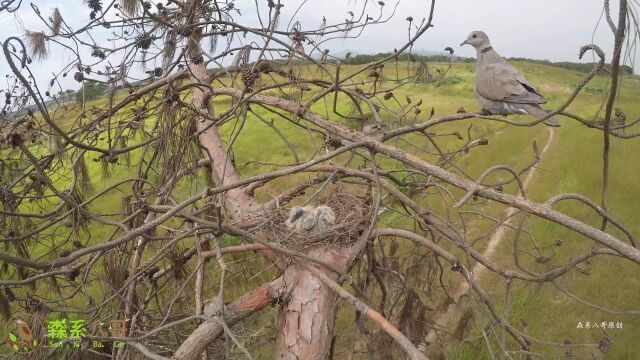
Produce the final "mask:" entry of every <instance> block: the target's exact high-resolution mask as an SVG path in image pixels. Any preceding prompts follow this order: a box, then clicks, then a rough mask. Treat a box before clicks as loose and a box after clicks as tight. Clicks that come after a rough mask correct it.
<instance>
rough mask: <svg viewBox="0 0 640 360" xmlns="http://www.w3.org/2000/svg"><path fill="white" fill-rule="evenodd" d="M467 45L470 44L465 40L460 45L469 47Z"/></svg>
mask: <svg viewBox="0 0 640 360" xmlns="http://www.w3.org/2000/svg"><path fill="white" fill-rule="evenodd" d="M467 44H469V43H468V42H467V40H465V41H463V42H461V43H460V46H463V45H467Z"/></svg>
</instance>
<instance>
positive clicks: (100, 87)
mask: <svg viewBox="0 0 640 360" xmlns="http://www.w3.org/2000/svg"><path fill="white" fill-rule="evenodd" d="M106 90H107V85H106V84H104V83H101V82H98V81H95V80H86V81H85V82H84V83H83V84H82V87H81V88H80V90H78V92H77V93H76V102H82V100H83V96H84V100H85V101H89V100H94V99H97V98H98V97H100V96H101V95H102V94H104V92H105V91H106Z"/></svg>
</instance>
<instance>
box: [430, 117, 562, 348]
mask: <svg viewBox="0 0 640 360" xmlns="http://www.w3.org/2000/svg"><path fill="white" fill-rule="evenodd" d="M547 129H548V131H549V138H548V139H547V142H546V143H545V144H544V147H543V148H542V150H541V151H540V159H542V158H543V157H544V154H545V153H546V152H547V150H548V149H549V147H550V146H551V143H552V142H553V138H554V135H555V131H554V129H553V128H552V127H548V128H547ZM537 170H538V168H537V166H534V167H533V168H531V170H529V172H528V173H527V175H526V176H525V178H524V180H523V182H522V186H523V187H524V189H525V191H526V190H527V188H528V187H529V183H530V182H531V179H533V177H534V176H535V174H536V173H537ZM516 211H517V210H516V209H515V208H512V207H510V208H509V209H507V211H506V212H505V214H504V217H505V218H508V219H509V220H507V221H506V222H505V223H504V224H503V225H502V226H500V227H498V228H497V229H496V230H495V231H494V232H493V234H492V235H491V237H490V238H489V243H488V244H487V248H486V249H485V250H484V252H483V253H482V255H484V256H485V257H487V258H491V257H492V256H493V254H494V253H495V252H496V249H497V248H498V245H500V243H501V242H502V240H503V239H504V238H505V235H506V234H507V229H508V228H509V227H508V226H507V225H510V224H511V221H512V220H513V218H512V217H513V215H515V213H516ZM486 271H487V268H486V267H485V266H484V265H482V264H481V263H479V262H477V263H475V265H473V267H472V268H471V271H470V273H471V276H473V278H474V279H475V280H479V279H480V277H481V276H482V275H483V274H484V273H485V272H486ZM467 292H469V283H468V282H467V281H466V280H464V279H462V280H461V281H460V283H459V284H458V287H457V288H456V290H455V291H454V292H453V293H452V294H451V297H452V298H453V300H454V303H453V304H451V305H449V307H448V308H447V310H446V311H444V312H441V313H439V314H438V315H437V316H436V317H435V319H434V322H435V324H438V325H440V326H447V325H448V324H449V323H450V322H451V321H452V320H453V318H454V315H455V313H456V312H457V311H458V310H459V309H458V308H457V307H456V306H455V304H457V303H458V301H459V300H460V298H461V297H462V296H464V295H465V294H466V293H467ZM435 335H436V332H435V331H429V334H428V335H427V339H426V343H427V344H429V343H431V342H433V340H434V337H435Z"/></svg>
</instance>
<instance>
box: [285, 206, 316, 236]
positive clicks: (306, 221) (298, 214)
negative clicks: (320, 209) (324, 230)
mask: <svg viewBox="0 0 640 360" xmlns="http://www.w3.org/2000/svg"><path fill="white" fill-rule="evenodd" d="M285 224H286V225H287V227H288V228H289V229H295V230H296V231H300V230H306V231H309V230H311V229H313V227H314V226H315V225H316V217H315V209H314V208H313V207H311V206H304V207H299V206H296V207H294V208H292V209H291V211H289V218H288V219H287V221H286V222H285Z"/></svg>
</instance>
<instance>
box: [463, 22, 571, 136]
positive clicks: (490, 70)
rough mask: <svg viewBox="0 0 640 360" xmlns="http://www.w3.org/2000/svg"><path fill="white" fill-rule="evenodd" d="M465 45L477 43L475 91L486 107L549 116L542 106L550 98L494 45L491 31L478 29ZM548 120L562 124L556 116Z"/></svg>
mask: <svg viewBox="0 0 640 360" xmlns="http://www.w3.org/2000/svg"><path fill="white" fill-rule="evenodd" d="M463 45H471V46H473V47H474V48H475V49H476V51H477V53H478V56H477V63H476V76H475V79H474V82H475V87H474V92H475V95H476V98H477V99H478V101H479V102H480V105H482V108H483V109H484V110H486V111H488V112H489V113H491V114H496V115H509V114H529V115H532V116H534V117H536V118H537V119H542V118H544V117H545V116H547V111H546V110H544V109H542V108H540V106H539V104H544V103H546V102H547V100H546V99H545V98H544V97H543V96H542V95H540V94H539V93H538V92H537V91H536V90H535V89H534V88H533V86H531V85H530V84H529V82H528V81H527V79H525V78H524V76H523V75H522V74H521V73H520V71H518V69H516V68H515V67H513V66H511V64H509V63H508V62H507V61H506V60H505V59H503V58H502V56H500V55H499V54H498V53H497V52H496V51H495V50H494V49H493V47H492V46H491V42H490V41H489V37H488V36H487V34H485V33H484V32H482V31H474V32H472V33H471V34H469V37H467V40H465V41H463V42H462V44H460V46H463ZM544 123H545V124H547V125H549V126H560V121H558V120H557V119H556V118H554V117H550V118H548V119H546V120H545V121H544Z"/></svg>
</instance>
